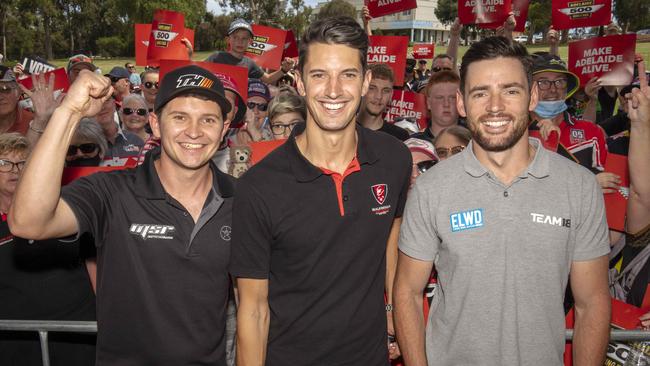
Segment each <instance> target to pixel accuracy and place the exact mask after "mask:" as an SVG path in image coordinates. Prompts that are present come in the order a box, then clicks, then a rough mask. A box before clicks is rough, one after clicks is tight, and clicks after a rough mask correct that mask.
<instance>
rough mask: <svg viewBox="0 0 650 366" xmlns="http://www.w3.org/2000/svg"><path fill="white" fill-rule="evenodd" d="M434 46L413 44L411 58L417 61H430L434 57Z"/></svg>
mask: <svg viewBox="0 0 650 366" xmlns="http://www.w3.org/2000/svg"><path fill="white" fill-rule="evenodd" d="M434 50H435V46H434V45H432V44H414V45H413V58H414V59H416V60H419V59H427V60H429V59H432V58H433V55H434Z"/></svg>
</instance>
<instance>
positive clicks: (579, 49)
mask: <svg viewBox="0 0 650 366" xmlns="http://www.w3.org/2000/svg"><path fill="white" fill-rule="evenodd" d="M635 47H636V34H634V33H632V34H622V35H618V36H608V37H596V38H590V39H585V40H582V41H577V42H571V43H569V71H571V72H573V73H575V74H576V75H578V76H579V77H580V84H581V85H586V84H587V82H588V81H589V79H591V78H592V77H594V76H597V77H599V78H600V82H601V85H627V84H629V83H630V82H631V81H632V76H633V72H634V50H635Z"/></svg>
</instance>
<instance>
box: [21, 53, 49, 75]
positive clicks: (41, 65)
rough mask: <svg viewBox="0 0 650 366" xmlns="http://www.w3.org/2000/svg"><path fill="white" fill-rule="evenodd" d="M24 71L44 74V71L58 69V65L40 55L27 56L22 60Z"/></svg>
mask: <svg viewBox="0 0 650 366" xmlns="http://www.w3.org/2000/svg"><path fill="white" fill-rule="evenodd" d="M22 65H23V73H25V74H42V73H44V72H48V71H52V70H54V69H56V66H54V65H52V64H50V63H49V62H47V60H45V59H42V58H40V57H33V58H32V57H25V58H24V59H23V62H22Z"/></svg>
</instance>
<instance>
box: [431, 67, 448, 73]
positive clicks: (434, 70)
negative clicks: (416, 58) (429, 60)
mask: <svg viewBox="0 0 650 366" xmlns="http://www.w3.org/2000/svg"><path fill="white" fill-rule="evenodd" d="M443 70H444V71H451V69H450V68H448V67H438V66H436V67H432V68H431V71H433V72H440V71H443Z"/></svg>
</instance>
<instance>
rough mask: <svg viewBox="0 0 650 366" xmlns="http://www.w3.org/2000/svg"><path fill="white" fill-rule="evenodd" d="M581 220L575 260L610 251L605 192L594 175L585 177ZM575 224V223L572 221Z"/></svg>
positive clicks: (582, 259) (577, 228) (588, 258)
mask: <svg viewBox="0 0 650 366" xmlns="http://www.w3.org/2000/svg"><path fill="white" fill-rule="evenodd" d="M582 187H583V189H582V191H583V193H582V196H581V200H580V203H581V207H580V220H579V222H576V223H575V225H576V238H575V240H576V242H575V249H574V252H573V260H574V261H588V260H591V259H595V258H598V257H600V256H603V255H606V254H608V253H609V250H610V247H609V232H608V228H607V219H606V217H605V203H604V199H603V193H602V191H601V189H600V187H599V186H598V182H597V181H596V177H595V176H594V175H591V174H589V175H587V174H585V176H584V177H583V184H582ZM571 224H572V225H574V223H573V222H572V223H571Z"/></svg>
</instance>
